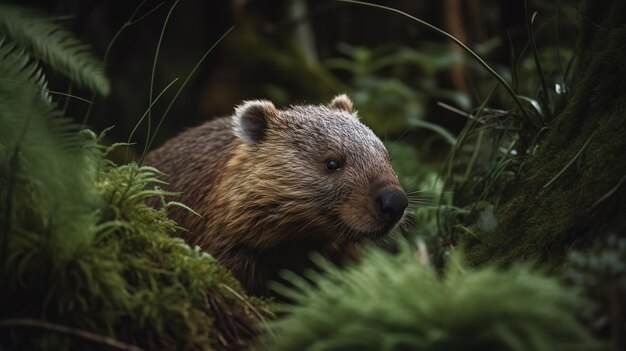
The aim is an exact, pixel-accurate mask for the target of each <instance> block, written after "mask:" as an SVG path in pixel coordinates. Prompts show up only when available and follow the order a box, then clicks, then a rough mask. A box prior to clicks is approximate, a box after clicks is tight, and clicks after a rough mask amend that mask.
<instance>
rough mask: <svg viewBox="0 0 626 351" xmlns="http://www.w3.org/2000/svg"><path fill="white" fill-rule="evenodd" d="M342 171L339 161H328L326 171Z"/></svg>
mask: <svg viewBox="0 0 626 351" xmlns="http://www.w3.org/2000/svg"><path fill="white" fill-rule="evenodd" d="M339 169H341V164H339V161H337V160H326V170H327V171H338V170H339Z"/></svg>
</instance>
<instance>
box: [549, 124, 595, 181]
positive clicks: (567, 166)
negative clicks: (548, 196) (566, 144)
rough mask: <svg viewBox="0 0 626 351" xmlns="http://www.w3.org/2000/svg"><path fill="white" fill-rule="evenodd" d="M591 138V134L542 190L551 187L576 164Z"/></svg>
mask: <svg viewBox="0 0 626 351" xmlns="http://www.w3.org/2000/svg"><path fill="white" fill-rule="evenodd" d="M592 137H593V134H591V135H590V136H589V137H588V138H587V140H586V141H585V143H584V144H583V146H581V148H580V150H578V152H577V153H576V155H574V157H572V159H571V160H569V162H567V164H566V165H565V167H563V168H561V170H560V171H559V173H557V174H556V175H555V176H554V178H552V179H550V181H549V182H547V183H546V184H545V185H544V186H543V189H544V190H545V189H547V188H548V187H549V186H550V185H552V183H554V182H555V181H556V180H557V179H558V178H559V177H560V176H561V175H562V174H563V173H564V172H565V171H566V170H567V169H568V168H569V167H570V166H571V165H572V164H574V162H576V160H577V159H578V158H579V157H580V155H582V153H583V152H584V151H585V149H587V146H589V142H590V141H591V138H592Z"/></svg>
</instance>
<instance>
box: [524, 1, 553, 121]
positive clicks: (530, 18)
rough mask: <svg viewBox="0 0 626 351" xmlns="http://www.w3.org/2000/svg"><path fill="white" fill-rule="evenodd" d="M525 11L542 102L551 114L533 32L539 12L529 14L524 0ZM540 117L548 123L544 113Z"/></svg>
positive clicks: (547, 92)
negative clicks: (541, 90) (541, 92)
mask: <svg viewBox="0 0 626 351" xmlns="http://www.w3.org/2000/svg"><path fill="white" fill-rule="evenodd" d="M524 11H525V12H526V31H527V32H528V38H529V40H530V46H531V47H532V51H533V58H534V60H535V67H536V68H537V74H538V75H539V81H540V82H541V87H542V89H543V96H540V98H541V99H540V101H541V104H542V105H543V110H544V111H545V113H546V114H547V115H548V116H549V115H551V111H552V109H551V108H550V93H549V91H548V83H547V82H546V77H545V75H544V73H543V69H542V68H541V61H539V52H538V50H537V42H536V41H535V33H534V32H533V28H532V26H533V22H534V20H535V16H536V15H537V12H535V13H533V15H532V16H530V15H529V14H530V13H529V10H528V1H527V0H524ZM539 118H540V119H541V123H542V124H543V125H545V124H546V121H545V118H544V116H543V114H541V113H540V114H539Z"/></svg>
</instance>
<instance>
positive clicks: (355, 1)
mask: <svg viewBox="0 0 626 351" xmlns="http://www.w3.org/2000/svg"><path fill="white" fill-rule="evenodd" d="M337 1H341V2H347V3H352V4H357V5H363V6H371V7H376V8H380V9H383V10H387V11H391V12H395V13H398V14H400V15H402V16H405V17H407V18H410V19H412V20H414V21H416V22H417V23H420V24H422V25H424V26H426V27H427V28H430V29H431V30H434V31H435V32H437V33H439V34H441V35H443V36H445V37H446V38H448V39H450V40H452V41H453V42H454V43H455V44H457V45H458V46H460V47H461V48H462V49H463V50H465V52H467V53H468V54H470V56H472V57H473V58H474V59H475V60H476V61H477V62H478V64H480V65H481V66H482V67H483V68H484V69H485V70H487V72H489V73H490V74H491V75H492V76H493V77H494V78H495V79H496V80H497V81H498V82H499V83H500V85H502V86H503V87H504V88H505V89H506V91H507V92H508V93H509V94H510V95H511V98H512V99H513V101H514V102H515V104H516V105H517V107H518V108H519V109H520V112H521V113H522V115H523V117H524V122H526V123H527V124H528V125H529V126H534V127H535V128H538V127H539V126H536V125H535V124H534V123H533V122H532V120H531V119H530V118H529V117H528V115H527V114H526V110H525V109H524V106H523V105H522V102H521V101H520V100H519V99H518V98H517V94H516V93H515V91H514V90H513V88H511V86H510V85H509V84H508V83H507V82H506V80H504V78H502V76H500V75H499V74H498V73H497V72H496V71H495V70H494V69H493V68H491V66H489V65H488V64H487V62H485V60H483V59H482V58H481V57H480V55H478V54H477V53H476V52H474V51H473V50H472V49H470V48H469V47H468V46H467V45H465V44H463V42H461V41H460V40H459V39H457V38H456V37H454V36H453V35H452V34H450V33H448V32H446V31H444V30H442V29H439V28H437V27H436V26H434V25H432V24H430V23H428V22H426V21H424V20H421V19H419V18H417V17H415V16H411V15H409V14H408V13H406V12H404V11H401V10H398V9H395V8H393V7H388V6H384V5H378V4H372V3H368V2H363V1H358V0H337Z"/></svg>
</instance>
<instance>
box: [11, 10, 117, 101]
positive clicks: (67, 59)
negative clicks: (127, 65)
mask: <svg viewBox="0 0 626 351" xmlns="http://www.w3.org/2000/svg"><path fill="white" fill-rule="evenodd" d="M0 34H1V36H4V37H6V38H8V39H10V40H11V41H12V42H14V43H15V44H16V45H18V46H19V47H20V48H22V49H24V50H26V51H28V52H30V53H32V55H33V56H34V57H35V58H37V59H38V60H39V61H41V62H44V63H46V64H48V65H50V67H52V68H53V69H54V70H57V71H59V72H60V73H61V74H63V75H64V76H66V77H68V78H70V79H71V80H72V81H74V82H76V83H78V84H79V85H81V86H84V87H87V88H89V89H91V90H94V91H97V92H99V93H100V94H103V95H107V94H108V93H109V90H110V87H109V81H108V80H107V78H106V76H105V75H104V68H103V66H102V63H100V62H99V61H98V60H97V59H96V58H94V57H93V55H92V54H91V52H90V50H89V47H88V46H87V45H85V44H83V43H82V42H81V41H80V40H78V39H77V38H76V37H75V36H74V34H72V33H70V32H68V31H66V30H63V29H61V28H60V27H59V25H58V24H57V23H56V22H55V21H54V20H53V19H50V18H49V17H47V16H45V15H43V14H41V13H40V12H38V11H36V10H32V9H29V8H25V7H20V6H15V5H11V4H0Z"/></svg>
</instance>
